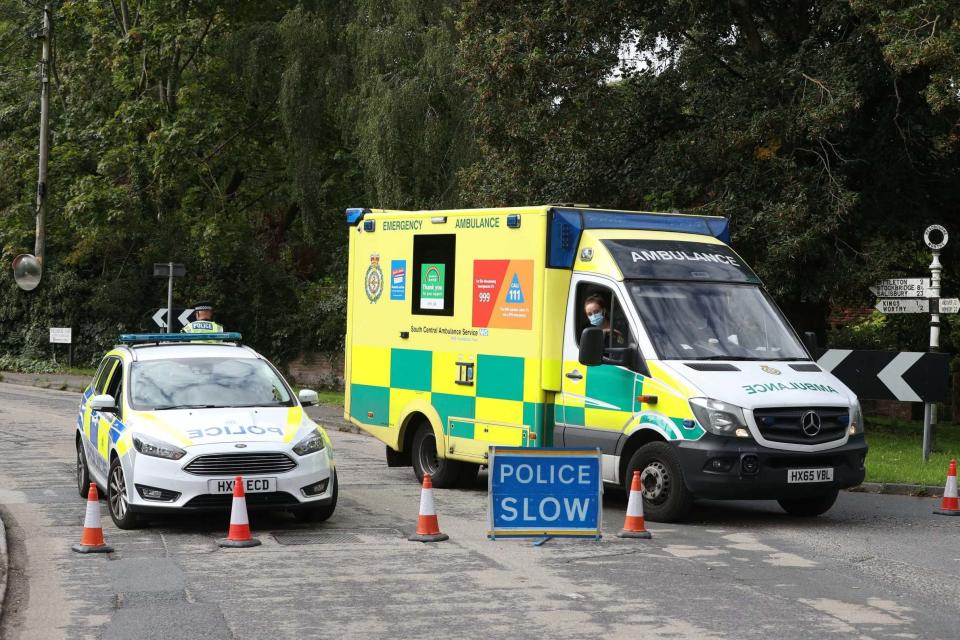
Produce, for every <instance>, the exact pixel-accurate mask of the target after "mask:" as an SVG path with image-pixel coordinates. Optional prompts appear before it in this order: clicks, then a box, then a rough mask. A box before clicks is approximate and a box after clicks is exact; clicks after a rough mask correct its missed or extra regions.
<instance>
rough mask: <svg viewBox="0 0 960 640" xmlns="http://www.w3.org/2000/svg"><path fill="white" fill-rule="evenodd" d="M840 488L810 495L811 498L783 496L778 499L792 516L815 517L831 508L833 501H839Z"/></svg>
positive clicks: (781, 505)
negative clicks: (817, 494)
mask: <svg viewBox="0 0 960 640" xmlns="http://www.w3.org/2000/svg"><path fill="white" fill-rule="evenodd" d="M839 493H840V491H839V490H837V489H834V490H833V491H831V492H830V493H827V494H823V495H819V496H810V497H809V498H781V499H780V500H777V502H778V503H779V504H780V507H781V508H782V509H783V510H784V511H786V512H787V513H789V514H790V515H792V516H798V517H801V518H815V517H816V516H819V515H822V514H824V513H826V512H827V511H829V510H830V507H832V506H833V503H834V502H836V501H837V495H838V494H839Z"/></svg>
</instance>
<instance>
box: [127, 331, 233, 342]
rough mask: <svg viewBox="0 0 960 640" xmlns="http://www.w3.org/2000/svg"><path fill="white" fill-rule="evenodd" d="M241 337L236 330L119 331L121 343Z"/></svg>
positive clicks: (227, 339)
mask: <svg viewBox="0 0 960 640" xmlns="http://www.w3.org/2000/svg"><path fill="white" fill-rule="evenodd" d="M242 339H243V337H242V336H241V335H240V333H239V332H237V331H227V332H224V333H121V334H120V342H121V343H122V344H144V343H156V344H160V343H161V342H207V341H209V340H223V341H225V342H236V343H238V344H239V343H240V341H241V340H242Z"/></svg>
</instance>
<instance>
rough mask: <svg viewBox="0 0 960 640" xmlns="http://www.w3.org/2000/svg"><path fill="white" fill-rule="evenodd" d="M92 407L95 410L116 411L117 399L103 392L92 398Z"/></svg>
mask: <svg viewBox="0 0 960 640" xmlns="http://www.w3.org/2000/svg"><path fill="white" fill-rule="evenodd" d="M90 408H91V409H93V410H94V411H103V412H104V413H116V412H117V401H116V400H114V398H113V396H111V395H110V394H108V393H102V394H100V395H98V396H93V398H91V399H90Z"/></svg>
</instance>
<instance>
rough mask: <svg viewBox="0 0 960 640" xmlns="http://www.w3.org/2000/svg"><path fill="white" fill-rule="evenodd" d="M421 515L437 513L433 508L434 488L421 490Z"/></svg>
mask: <svg viewBox="0 0 960 640" xmlns="http://www.w3.org/2000/svg"><path fill="white" fill-rule="evenodd" d="M420 515H422V516H435V515H437V512H436V511H434V509H433V489H423V490H422V491H421V492H420Z"/></svg>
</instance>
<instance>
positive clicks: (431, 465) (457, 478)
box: [411, 423, 464, 489]
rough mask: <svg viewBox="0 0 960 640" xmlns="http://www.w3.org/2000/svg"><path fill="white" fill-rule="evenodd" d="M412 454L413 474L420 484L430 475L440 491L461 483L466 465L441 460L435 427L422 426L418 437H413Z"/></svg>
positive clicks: (447, 459) (444, 459) (418, 431)
mask: <svg viewBox="0 0 960 640" xmlns="http://www.w3.org/2000/svg"><path fill="white" fill-rule="evenodd" d="M411 454H412V455H411V458H412V461H413V472H414V473H415V474H416V476H417V480H419V481H420V482H423V476H424V475H425V474H428V473H429V474H430V477H431V480H432V481H433V486H435V487H437V488H440V489H444V488H448V487H455V486H457V485H458V484H459V483H460V482H461V478H462V477H463V475H464V473H463V467H464V463H463V462H460V461H458V460H451V459H450V458H441V457H440V456H439V455H438V454H437V438H436V436H435V435H434V433H433V427H431V426H430V425H429V424H428V423H423V424H421V425H420V427H419V428H418V429H417V433H416V435H414V436H413V451H411Z"/></svg>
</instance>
